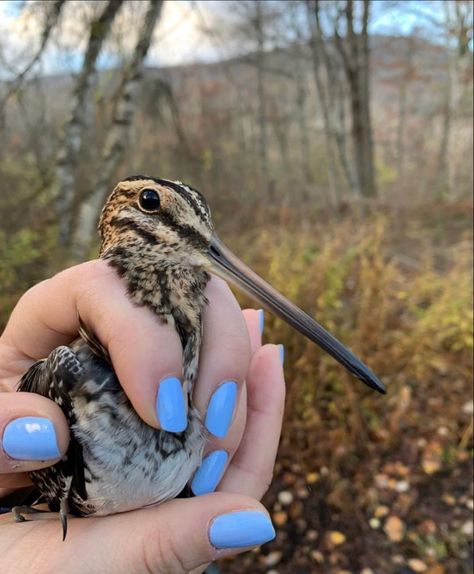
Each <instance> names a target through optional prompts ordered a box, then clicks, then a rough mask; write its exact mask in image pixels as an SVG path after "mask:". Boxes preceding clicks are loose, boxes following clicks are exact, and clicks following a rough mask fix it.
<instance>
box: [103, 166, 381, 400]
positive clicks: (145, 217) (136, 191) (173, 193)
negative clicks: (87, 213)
mask: <svg viewBox="0 0 474 574" xmlns="http://www.w3.org/2000/svg"><path fill="white" fill-rule="evenodd" d="M99 231H100V233H101V236H102V247H101V254H102V255H104V254H106V253H107V251H108V250H109V249H111V248H115V249H117V248H119V249H120V248H121V246H123V245H124V244H127V245H129V246H130V245H131V246H134V248H135V250H136V252H137V253H138V254H140V253H143V254H144V253H145V252H147V253H155V254H156V258H157V260H158V259H159V258H161V261H163V258H165V260H166V262H167V263H168V264H178V265H180V266H181V267H184V268H189V269H192V268H194V269H199V270H205V271H209V272H211V273H214V274H216V275H218V276H220V277H222V278H223V279H225V280H226V281H228V282H229V283H232V284H233V285H235V286H236V287H237V288H238V289H240V290H241V291H244V292H245V293H247V294H248V295H249V296H250V297H251V298H253V299H254V300H256V301H258V302H259V303H260V304H262V305H263V306H264V307H266V308H267V309H269V310H270V311H271V312H273V313H274V314H275V315H277V316H278V317H280V318H281V319H283V320H284V321H285V322H287V323H288V324H289V325H291V326H292V327H293V328H294V329H296V330H297V331H299V332H300V333H302V334H303V335H305V336H306V337H307V338H308V339H310V340H311V341H313V342H314V343H316V344H317V345H319V346H320V347H321V348H322V349H323V350H325V351H326V352H327V353H328V354H329V355H331V356H332V357H334V358H335V359H336V360H337V361H338V362H339V363H340V364H342V365H343V366H344V367H345V368H346V369H347V370H348V371H349V372H350V373H352V374H353V375H354V376H355V377H357V378H358V379H360V380H361V381H362V382H364V383H365V384H366V385H367V386H369V387H371V388H372V389H375V390H377V391H379V392H381V393H385V388H384V386H383V384H382V383H381V381H380V380H379V379H378V378H377V376H376V375H375V374H374V373H373V372H372V371H371V370H370V369H369V368H368V367H367V366H366V365H365V364H364V363H363V362H362V361H361V360H360V359H358V358H357V357H356V356H355V355H354V354H353V353H352V352H351V351H350V350H349V349H347V348H346V347H345V346H344V345H343V344H342V343H341V342H340V341H338V340H337V339H336V338H335V337H334V336H333V335H331V334H330V333H329V332H328V331H326V330H325V329H324V328H323V327H322V326H321V325H320V324H319V323H317V322H316V321H315V320H314V319H313V318H312V317H310V316H309V315H307V314H306V313H305V312H304V311H302V310H301V309H300V308H299V307H297V306H296V305H295V304H294V303H292V302H291V301H289V300H288V299H286V297H284V296H283V295H282V294H281V293H279V292H278V291H277V290H276V289H274V288H273V287H272V286H271V285H269V284H268V283H267V282H266V281H264V280H263V279H262V278H261V277H259V276H258V275H257V274H256V273H254V272H253V271H252V270H251V269H250V268H249V267H247V266H246V265H245V264H244V263H243V262H242V261H241V260H240V259H239V258H238V257H236V256H235V255H234V254H233V253H232V252H231V251H230V250H229V249H228V248H227V247H226V246H225V245H224V244H223V243H222V241H221V240H220V239H219V238H218V236H217V234H216V233H215V231H214V226H213V224H212V219H211V211H210V209H209V205H208V203H207V201H206V199H205V198H204V196H203V195H202V194H201V193H200V192H199V191H197V190H196V189H193V188H192V187H190V186H188V185H186V184H184V183H181V182H179V181H169V180H166V179H160V178H154V177H148V176H132V177H129V178H127V179H125V180H123V181H121V182H120V183H119V184H118V185H117V186H116V187H115V189H114V190H113V192H112V193H111V195H110V197H109V198H108V200H107V202H106V204H105V206H104V208H103V210H102V215H101V218H100V223H99Z"/></svg>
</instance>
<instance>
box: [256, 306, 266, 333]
mask: <svg viewBox="0 0 474 574" xmlns="http://www.w3.org/2000/svg"><path fill="white" fill-rule="evenodd" d="M264 326H265V312H264V310H263V309H259V310H258V327H259V329H260V335H263V327H264Z"/></svg>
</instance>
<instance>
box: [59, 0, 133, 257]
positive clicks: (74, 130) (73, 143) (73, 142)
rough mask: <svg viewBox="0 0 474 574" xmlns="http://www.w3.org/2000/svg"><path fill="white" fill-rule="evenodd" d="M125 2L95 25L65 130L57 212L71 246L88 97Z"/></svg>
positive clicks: (62, 239) (115, 2)
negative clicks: (97, 67)
mask: <svg viewBox="0 0 474 574" xmlns="http://www.w3.org/2000/svg"><path fill="white" fill-rule="evenodd" d="M122 4H123V0H109V2H108V3H107V5H106V6H105V8H104V10H103V12H102V13H101V14H100V16H99V17H98V18H97V19H96V20H94V21H93V22H92V24H91V28H90V34H89V41H88V44H87V49H86V53H85V56H84V62H83V64H82V69H81V71H80V73H79V76H78V77H77V80H76V85H75V88H74V95H73V105H72V111H71V116H70V118H69V120H68V122H67V123H66V125H65V127H64V136H63V141H62V145H61V148H60V152H59V154H58V159H57V165H56V177H57V181H58V187H59V189H58V200H57V212H58V218H59V222H60V223H59V227H60V228H59V243H60V245H62V246H65V245H67V243H68V240H69V238H70V233H71V221H72V214H71V206H72V204H73V201H74V191H75V190H74V187H75V186H74V184H75V169H76V165H77V160H78V154H79V150H80V148H81V144H82V137H83V132H84V128H85V122H86V109H87V96H88V94H89V91H90V87H91V84H92V79H93V76H94V74H95V70H96V62H97V58H98V56H99V53H100V50H101V48H102V45H103V43H104V41H105V39H106V38H107V36H108V34H109V32H110V28H111V26H112V23H113V21H114V18H115V16H116V15H117V13H118V11H119V10H120V7H121V6H122Z"/></svg>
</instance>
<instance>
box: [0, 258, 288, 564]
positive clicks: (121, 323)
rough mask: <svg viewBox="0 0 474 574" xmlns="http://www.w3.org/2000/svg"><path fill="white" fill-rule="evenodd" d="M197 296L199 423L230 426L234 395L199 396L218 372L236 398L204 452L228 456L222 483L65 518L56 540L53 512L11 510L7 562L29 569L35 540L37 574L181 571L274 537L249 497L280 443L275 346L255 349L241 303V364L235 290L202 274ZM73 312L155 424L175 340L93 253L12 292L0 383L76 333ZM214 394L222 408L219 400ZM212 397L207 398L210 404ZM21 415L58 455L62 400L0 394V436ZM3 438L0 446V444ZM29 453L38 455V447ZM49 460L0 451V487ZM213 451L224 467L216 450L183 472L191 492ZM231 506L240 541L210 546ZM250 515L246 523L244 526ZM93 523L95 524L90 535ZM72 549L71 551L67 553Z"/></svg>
mask: <svg viewBox="0 0 474 574" xmlns="http://www.w3.org/2000/svg"><path fill="white" fill-rule="evenodd" d="M206 295H207V296H208V298H209V300H210V305H209V306H208V307H206V309H205V312H204V332H205V336H204V341H203V348H202V358H201V368H200V374H199V379H198V383H197V385H196V391H195V396H194V399H195V403H196V404H197V406H198V407H199V408H200V410H201V413H202V414H203V415H206V416H205V420H206V419H207V417H208V416H209V410H210V409H211V410H212V409H214V410H215V411H216V412H215V413H214V415H213V416H211V418H210V420H211V423H212V420H213V419H214V420H215V424H216V425H217V426H215V428H214V430H215V431H216V433H217V434H220V435H222V434H225V430H227V428H228V427H229V424H223V420H224V423H225V422H226V420H227V421H228V423H230V420H231V419H232V411H233V410H234V409H233V408H232V405H229V401H230V402H231V403H232V402H233V401H232V396H231V397H230V399H229V397H228V396H227V397H226V396H224V397H222V395H221V396H220V397H219V396H218V400H214V401H213V400H211V401H210V400H209V398H210V397H211V396H212V395H213V392H214V391H215V390H216V388H217V387H218V386H219V385H220V383H222V382H223V381H235V383H236V384H237V388H238V393H237V398H236V399H235V400H236V402H237V405H238V406H237V408H236V411H235V413H234V416H233V422H232V424H231V425H230V429H229V431H228V433H227V434H226V436H225V438H224V439H218V438H213V439H212V440H211V441H210V443H209V445H208V447H207V449H206V450H207V452H208V453H209V452H215V451H216V450H217V451H218V452H224V451H225V453H227V455H228V459H227V461H225V460H224V462H225V463H226V464H227V470H226V472H225V475H224V477H223V479H222V480H221V482H220V485H219V487H218V490H219V491H220V492H219V493H216V494H212V495H206V496H201V497H198V498H195V499H191V500H175V501H171V502H169V503H166V504H164V505H161V506H159V507H157V508H149V509H143V510H138V511H134V512H131V513H126V514H122V515H115V516H110V517H105V518H92V517H90V518H87V519H75V520H74V519H72V520H70V528H69V534H68V538H67V540H66V542H65V543H62V542H61V541H60V536H57V537H56V536H55V535H56V531H57V529H58V524H56V523H55V521H53V522H50V521H42V522H30V523H28V524H14V523H12V522H11V518H10V517H4V518H3V524H2V526H1V527H2V536H1V542H0V547H1V546H3V545H4V544H5V550H6V549H8V551H9V552H8V554H5V553H2V555H3V556H8V557H10V558H11V561H10V562H9V565H10V566H11V567H12V568H13V567H15V569H18V567H20V568H23V569H24V571H25V572H28V571H29V570H30V571H31V564H32V563H31V555H30V553H29V552H25V548H36V549H37V550H36V553H35V560H36V559H37V561H38V562H37V564H38V565H40V566H41V568H37V567H36V566H35V572H37V571H41V569H44V571H56V570H61V571H68V572H69V571H71V572H95V571H97V572H99V571H100V572H104V571H108V570H109V569H110V570H113V571H114V572H120V571H124V572H125V571H126V572H130V571H142V570H145V571H156V572H168V571H172V572H181V571H183V572H184V571H189V570H192V569H193V568H196V567H198V566H199V565H201V564H205V563H206V562H209V561H210V560H213V559H215V558H216V557H217V556H219V555H222V554H228V553H233V552H237V551H239V550H240V547H242V545H243V543H245V546H251V545H254V544H257V543H260V542H263V541H264V538H266V539H268V538H269V536H271V535H272V529H271V525H270V523H269V521H268V519H267V517H266V514H265V512H264V510H263V508H262V507H261V506H260V505H259V504H258V502H257V501H256V500H255V499H258V498H260V496H261V495H262V494H263V493H264V491H265V490H266V487H267V485H268V483H269V481H270V479H271V475H272V470H273V463H274V458H275V454H276V448H277V445H278V438H279V432H280V426H281V416H282V411H283V397H284V382H283V375H282V369H281V364H280V359H279V349H278V348H277V347H276V346H273V345H268V346H265V347H260V344H261V342H260V329H259V317H260V316H259V314H258V313H257V312H256V311H252V310H248V311H245V312H244V316H245V320H246V322H247V328H248V333H249V334H250V340H251V350H252V352H253V355H252V359H251V362H250V368H249V369H248V373H247V368H248V362H249V357H250V350H249V343H248V334H247V329H246V328H245V322H244V320H243V316H242V313H241V311H240V309H239V308H238V306H237V304H236V302H235V299H234V298H233V297H232V295H231V294H230V291H229V289H228V287H227V286H226V285H225V284H224V283H223V282H222V281H220V280H218V279H216V278H213V280H212V281H211V282H210V284H209V286H208V290H207V292H206ZM78 313H79V314H80V316H81V318H82V319H83V320H84V322H85V323H86V324H87V325H88V326H90V327H91V329H92V330H93V331H94V332H95V333H96V334H97V335H98V337H99V338H100V340H101V341H102V343H104V344H105V346H106V347H107V348H108V350H109V352H110V355H111V357H112V361H113V363H114V367H115V370H116V372H117V374H118V376H119V379H120V381H121V384H122V386H123V387H124V389H125V391H126V392H127V394H128V396H129V398H130V400H131V401H132V403H133V405H134V407H135V409H136V410H137V412H138V413H139V414H140V416H142V418H143V419H144V420H145V421H146V422H148V424H151V425H152V426H155V427H159V421H158V418H157V414H156V408H155V405H156V393H157V387H158V382H159V381H160V380H161V379H162V378H163V376H165V375H169V374H175V376H179V375H180V373H181V364H182V359H181V354H180V353H181V348H180V344H179V340H178V339H177V336H176V334H175V332H174V331H173V330H172V329H170V328H169V327H167V326H163V325H159V324H157V322H156V319H155V318H154V317H153V316H150V314H149V312H148V311H147V310H146V309H143V308H138V307H136V306H134V305H133V304H132V303H131V302H130V301H129V300H128V298H127V297H126V295H125V289H124V286H123V285H122V283H121V282H120V281H119V280H118V278H117V277H116V276H115V274H114V272H113V271H112V270H110V269H109V268H108V267H107V266H106V265H105V264H104V263H103V262H90V263H86V264H83V265H80V266H77V267H75V268H72V269H70V270H67V271H65V272H63V273H61V274H59V275H57V276H56V277H54V278H53V279H50V280H48V281H46V282H43V283H42V284H40V285H38V286H36V287H35V288H33V289H32V290H31V291H30V292H28V293H27V294H26V295H25V296H24V298H22V300H21V301H20V303H19V304H18V306H17V308H16V309H15V311H14V313H13V314H12V318H11V320H10V322H9V325H8V326H7V329H6V330H5V333H4V334H3V336H2V337H1V339H0V365H1V371H0V377H1V385H2V389H3V390H5V391H11V390H13V389H14V385H15V384H16V382H17V380H18V378H19V376H20V375H21V374H22V373H23V372H24V371H25V370H26V369H27V368H28V367H29V366H30V365H31V363H32V361H33V360H34V359H37V358H40V357H43V356H46V355H47V354H48V353H49V352H50V351H51V350H52V349H53V348H54V347H56V346H58V345H60V344H67V343H68V342H70V341H71V340H72V339H73V338H74V337H75V336H76V335H75V334H76V333H77V320H78ZM244 378H246V383H247V385H246V386H245V385H244V384H243V380H244ZM221 393H222V391H221ZM225 394H226V393H224V395H225ZM227 394H229V393H227ZM231 395H232V393H231ZM226 398H227V401H226V400H225V399H226ZM222 399H224V400H223V402H224V409H223V411H224V412H223V414H222V408H219V406H220V407H222V405H219V403H222ZM213 403H217V406H213V407H211V406H208V405H212V404H213ZM226 403H227V404H226ZM247 405H248V407H249V412H248V417H246V410H247V409H246V407H247ZM219 411H220V412H219ZM25 416H36V417H41V418H46V419H48V420H50V421H51V423H52V429H53V434H54V435H55V437H53V438H54V440H55V441H56V444H57V447H58V450H59V453H60V454H59V457H60V456H62V454H63V453H64V452H65V451H66V449H67V443H68V430H67V424H66V421H65V420H64V417H63V415H62V412H61V411H60V409H59V408H58V407H57V406H56V405H55V404H54V403H52V402H51V401H48V400H47V399H45V398H44V397H40V396H39V395H31V394H28V393H15V394H13V393H9V392H5V393H2V394H0V432H2V433H3V431H4V428H5V426H6V425H7V424H8V422H10V421H11V420H14V419H17V418H21V417H25ZM211 426H212V424H211ZM3 447H4V449H5V444H4V445H3ZM25 448H26V447H25ZM40 450H41V449H40ZM234 453H235V454H234ZM23 454H24V453H23ZM40 454H41V453H40ZM43 454H44V453H43ZM35 456H39V455H38V452H36V453H35ZM59 457H57V458H55V459H51V460H49V461H47V462H39V461H36V462H33V461H31V460H30V461H28V460H21V461H20V460H13V459H12V458H11V457H9V456H8V455H7V454H5V453H4V452H3V453H0V470H1V471H2V472H4V473H6V474H4V475H3V476H2V478H3V482H2V483H0V484H2V485H3V486H6V487H10V488H13V487H18V486H21V485H22V484H25V483H26V482H27V477H26V475H25V473H24V471H29V470H33V469H34V468H41V467H44V466H46V465H47V464H53V463H54V462H56V460H58V458H59ZM43 458H44V456H43ZM217 458H219V460H220V464H223V463H222V460H223V457H214V460H211V464H208V465H207V467H206V464H204V465H203V467H201V470H200V471H198V474H197V476H198V477H199V480H197V479H195V480H194V481H193V487H196V488H195V490H198V491H204V492H205V491H206V490H212V489H213V488H214V486H215V483H216V482H217V481H218V478H220V476H221V475H222V470H223V469H222V468H220V469H219V468H217V469H216V464H217V463H216V459H217ZM211 459H212V457H211ZM217 466H219V465H218V464H217ZM12 471H13V472H12ZM19 471H21V472H19ZM5 477H6V479H5ZM230 493H233V494H230ZM245 495H246V496H245ZM248 497H253V498H254V500H253V499H252V498H248ZM237 510H246V511H247V513H246V514H244V515H242V516H243V517H244V518H245V517H246V518H247V525H245V524H244V525H243V526H242V527H241V528H240V529H239V530H238V531H237V532H234V543H233V544H232V545H233V546H235V545H236V544H237V543H239V548H234V549H232V550H229V549H228V548H227V549H217V548H216V546H219V545H220V544H222V543H223V542H225V544H226V545H227V546H228V545H229V544H230V542H229V539H227V540H226V541H224V540H222V539H221V540H220V542H219V540H217V538H216V536H218V534H219V531H220V533H221V534H220V536H221V538H222V533H223V531H222V528H223V521H224V526H225V522H226V521H227V528H230V525H229V523H228V521H229V520H234V519H235V516H236V515H235V514H231V518H228V519H225V518H221V519H219V520H214V519H215V518H216V517H217V516H221V515H223V514H228V513H229V512H231V513H234V512H235V511H237ZM249 510H250V511H252V512H250V513H249V512H248V511H249ZM255 511H256V512H257V514H255V513H254V512H255ZM232 517H234V518H232ZM252 521H254V522H253V525H254V528H253V529H252V528H250V526H251V525H250V524H249V522H252ZM255 521H256V522H255ZM97 528H100V534H99V535H98V536H96V534H95V533H96V531H97ZM130 528H133V529H136V533H135V535H134V536H133V537H130V535H129V533H130ZM55 529H56V530H55ZM244 533H247V534H248V535H253V538H252V539H250V538H248V539H247V540H243V539H240V542H239V540H237V539H238V537H239V536H241V535H242V534H244ZM252 533H253V534H252ZM236 536H237V538H235V537H236ZM258 536H260V538H258ZM262 537H263V538H262ZM99 540H100V542H99ZM213 543H214V545H213ZM0 551H1V550H0ZM65 553H67V554H65ZM75 553H77V555H78V556H80V560H72V561H71V557H73V556H74V555H75ZM10 558H9V559H10ZM21 561H24V564H23V566H21V565H20V563H21ZM35 564H36V563H35ZM54 565H55V566H56V567H55V566H54ZM147 568H148V570H147Z"/></svg>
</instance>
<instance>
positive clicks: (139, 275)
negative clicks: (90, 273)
mask: <svg viewBox="0 0 474 574" xmlns="http://www.w3.org/2000/svg"><path fill="white" fill-rule="evenodd" d="M101 257H102V258H103V259H105V260H106V261H107V262H108V263H109V264H110V265H111V266H112V267H114V269H115V270H116V271H117V273H118V274H119V275H120V276H121V277H122V278H123V280H124V281H125V282H126V284H127V287H128V293H129V296H130V298H131V299H132V300H133V301H134V302H135V303H137V304H138V305H143V306H145V307H148V308H150V309H151V310H152V311H153V312H154V313H155V314H156V315H159V316H160V317H161V318H162V319H164V320H165V321H167V322H174V325H175V327H176V330H177V331H178V333H179V335H180V337H181V340H182V342H183V344H185V339H186V334H189V333H190V332H192V331H194V330H196V329H200V325H201V310H202V307H203V305H204V302H205V297H204V289H205V287H206V284H207V281H208V280H209V274H208V273H207V272H206V271H205V270H204V269H202V268H200V267H198V266H196V265H192V262H190V261H189V259H188V260H186V258H185V257H183V258H180V257H179V255H178V256H177V253H176V250H173V249H171V248H170V249H169V250H168V249H166V248H164V249H163V250H162V251H161V252H160V251H158V250H157V249H156V248H155V249H153V250H152V249H150V248H148V247H147V246H144V247H143V248H142V249H137V248H136V246H131V247H130V246H127V245H116V246H113V247H111V248H109V249H107V251H103V252H101Z"/></svg>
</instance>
